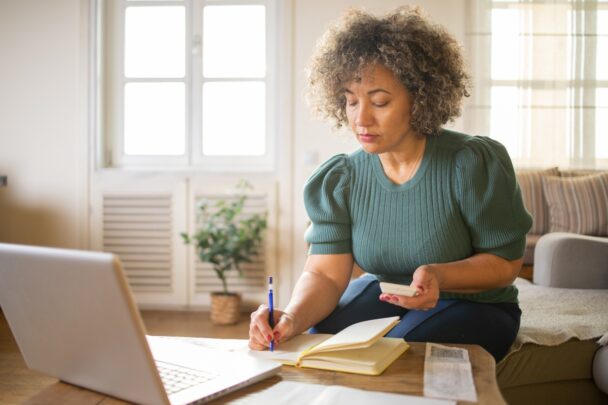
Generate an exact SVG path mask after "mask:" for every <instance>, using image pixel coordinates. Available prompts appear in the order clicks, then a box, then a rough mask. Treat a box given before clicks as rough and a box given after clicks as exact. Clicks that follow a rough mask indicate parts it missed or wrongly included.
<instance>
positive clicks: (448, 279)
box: [249, 8, 531, 361]
mask: <svg viewBox="0 0 608 405" xmlns="http://www.w3.org/2000/svg"><path fill="white" fill-rule="evenodd" d="M463 65H464V63H463V58H462V56H461V54H460V49H459V46H458V44H457V43H456V41H455V40H454V39H453V38H452V37H450V35H449V34H447V33H446V32H445V31H444V30H443V29H442V28H441V27H438V26H436V25H434V24H431V23H430V22H428V21H427V20H426V19H424V18H423V17H422V16H421V15H420V13H419V12H418V11H417V9H411V8H399V9H397V10H395V11H394V12H392V13H390V14H388V15H387V16H385V17H383V18H377V17H375V16H372V15H369V14H367V13H365V12H362V11H357V10H352V11H349V12H348V13H347V14H346V15H345V16H344V17H343V18H342V19H341V20H340V21H338V22H337V23H336V24H334V25H333V26H332V27H330V29H329V30H328V32H327V33H326V34H325V36H324V37H323V38H322V40H321V42H320V43H319V45H318V49H317V50H316V53H315V55H314V56H313V59H312V64H311V69H310V75H309V85H310V86H309V87H310V95H311V102H312V104H313V106H314V108H315V109H316V110H317V111H318V112H320V113H321V114H323V115H324V116H325V117H329V118H331V119H333V120H335V122H336V124H337V125H338V126H342V125H348V126H349V127H350V129H351V130H352V131H353V133H354V135H355V136H356V138H357V140H358V142H359V143H360V145H361V149H360V150H358V151H356V152H354V153H352V154H349V155H338V156H334V157H333V158H331V159H329V160H328V161H327V162H325V163H324V164H323V165H321V167H320V168H319V169H317V171H316V172H315V173H314V174H313V175H312V176H311V177H310V179H309V180H308V181H307V183H306V186H305V190H304V201H305V205H306V209H307V211H308V214H309V217H310V219H311V221H312V225H311V227H310V228H309V229H308V231H307V233H306V240H307V241H308V242H309V243H310V252H309V253H310V254H309V256H308V259H307V261H306V265H305V268H304V272H303V274H302V275H301V277H300V278H299V280H298V282H297V283H296V286H295V288H294V291H293V295H292V297H291V299H290V302H289V304H288V305H287V307H286V308H285V310H284V311H280V310H277V311H276V312H275V319H278V322H277V324H276V325H275V327H274V328H271V327H270V326H269V324H268V312H267V311H268V308H267V307H266V306H264V305H262V306H260V308H259V309H258V310H257V311H255V312H254V313H252V315H251V324H250V332H249V346H250V348H252V349H257V350H263V349H265V348H267V347H268V346H269V343H270V341H271V340H273V339H274V341H275V343H280V342H281V341H285V340H287V339H289V338H290V337H292V336H294V335H296V334H299V333H302V332H304V331H306V330H307V329H309V328H311V327H312V329H311V332H313V333H314V332H322V333H337V332H338V331H340V330H341V329H343V328H345V327H346V326H348V325H351V324H353V323H356V322H360V321H363V320H367V319H373V318H380V317H387V316H394V315H398V316H399V317H400V323H399V324H398V325H396V326H395V327H394V328H393V329H392V330H391V331H390V332H389V333H388V334H387V336H390V337H402V338H404V339H405V340H407V341H434V342H446V343H472V344H479V345H481V346H483V347H484V348H485V349H486V350H488V351H489V352H490V353H491V354H492V355H493V356H494V358H495V359H496V360H497V361H498V360H500V359H501V358H502V357H504V355H505V354H506V353H507V351H508V349H509V347H510V345H511V343H512V342H513V340H514V339H515V336H516V334H517V331H518V329H519V319H520V315H521V312H520V310H519V307H518V304H517V289H516V288H515V287H514V286H513V285H512V282H513V281H514V279H515V277H516V276H517V274H518V273H519V269H520V268H521V263H522V261H521V257H522V255H523V250H524V243H525V234H526V233H527V231H528V230H529V228H530V226H531V218H530V216H529V214H528V213H527V212H526V211H525V209H524V206H523V203H522V199H521V195H520V191H519V187H518V185H517V182H516V179H515V175H514V171H513V167H512V164H511V161H510V159H509V156H508V154H507V152H506V150H505V148H504V147H503V146H502V145H501V144H499V143H497V142H495V141H493V140H491V139H489V138H485V137H472V136H468V135H465V134H460V133H457V132H452V131H448V130H444V129H442V128H441V126H442V125H444V124H445V123H447V122H448V121H450V120H452V119H454V118H455V117H456V116H458V114H459V112H460V106H461V102H462V99H463V97H465V96H468V92H467V87H468V75H467V74H466V72H465V71H464V68H463ZM355 264H356V265H358V266H359V267H361V268H362V269H363V270H364V271H365V272H366V273H367V274H366V275H365V276H363V277H360V278H358V279H356V280H353V281H351V274H352V269H353V266H354V265H355ZM379 281H389V282H393V283H399V284H406V285H410V286H411V287H413V288H415V289H416V290H417V295H416V296H413V297H407V296H400V295H394V294H385V293H382V292H381V291H380V288H379Z"/></svg>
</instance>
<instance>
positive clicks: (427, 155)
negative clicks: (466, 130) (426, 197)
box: [372, 136, 436, 191]
mask: <svg viewBox="0 0 608 405" xmlns="http://www.w3.org/2000/svg"><path fill="white" fill-rule="evenodd" d="M435 141H436V140H435V136H429V137H428V138H427V139H426V145H425V147H424V154H423V156H422V162H420V166H419V167H418V170H416V173H415V174H414V177H412V178H411V179H409V180H408V181H406V182H405V183H403V184H397V183H393V181H392V180H391V179H389V178H388V177H387V176H386V173H384V168H383V167H382V162H380V157H379V156H378V155H372V162H373V168H374V173H375V174H376V177H377V178H378V181H379V182H380V184H382V186H383V187H384V188H385V189H387V190H389V191H403V190H409V189H410V188H412V187H414V186H415V185H416V184H418V183H419V182H420V180H421V179H422V178H423V177H424V173H425V172H426V170H427V168H428V166H429V162H430V160H431V155H432V153H433V150H434V149H435Z"/></svg>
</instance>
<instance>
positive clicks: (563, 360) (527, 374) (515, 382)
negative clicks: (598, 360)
mask: <svg viewBox="0 0 608 405" xmlns="http://www.w3.org/2000/svg"><path fill="white" fill-rule="evenodd" d="M599 347H600V346H599V344H598V343H597V339H589V340H578V339H571V340H569V341H567V342H564V343H562V344H560V345H557V346H542V345H537V344H534V343H526V344H525V345H523V346H522V347H521V349H520V350H518V351H517V352H515V353H513V354H512V355H511V356H509V357H507V358H505V359H504V360H502V361H501V362H499V363H498V364H497V365H496V377H497V380H498V385H499V386H500V388H501V389H505V388H511V387H516V386H519V385H528V384H539V383H547V382H552V381H568V380H584V379H591V378H593V374H592V367H591V365H592V364H593V358H594V355H595V352H596V351H597V350H598V348H599ZM565 365H567V366H565Z"/></svg>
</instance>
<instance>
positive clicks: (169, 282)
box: [102, 194, 175, 293]
mask: <svg viewBox="0 0 608 405" xmlns="http://www.w3.org/2000/svg"><path fill="white" fill-rule="evenodd" d="M102 215H103V250H104V251H106V252H112V253H115V254H117V255H119V257H120V259H121V260H122V264H123V266H124V270H125V273H126V275H127V278H128V280H129V284H130V286H131V289H132V290H133V291H134V292H135V293H139V292H153V293H170V292H171V291H172V286H173V275H172V265H173V247H172V236H173V233H174V232H175V230H174V229H173V223H172V196H171V195H170V194H149V195H137V194H106V195H104V196H103V213H102Z"/></svg>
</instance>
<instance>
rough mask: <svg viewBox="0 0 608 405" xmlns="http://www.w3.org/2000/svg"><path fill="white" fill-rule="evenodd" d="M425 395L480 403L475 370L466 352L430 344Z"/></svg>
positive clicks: (425, 373) (425, 375)
mask: <svg viewBox="0 0 608 405" xmlns="http://www.w3.org/2000/svg"><path fill="white" fill-rule="evenodd" d="M424 396H425V397H435V398H448V399H455V400H461V401H469V402H477V392H476V391H475V382H474V380H473V371H472V370H471V362H470V361H469V353H468V352H467V350H466V349H461V348H457V347H448V346H443V345H438V344H435V343H427V344H426V353H425V357H424Z"/></svg>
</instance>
